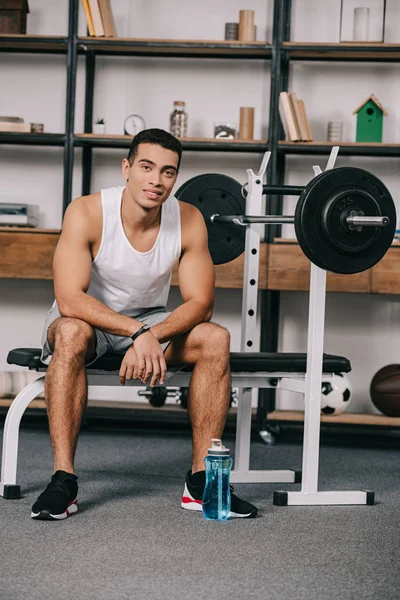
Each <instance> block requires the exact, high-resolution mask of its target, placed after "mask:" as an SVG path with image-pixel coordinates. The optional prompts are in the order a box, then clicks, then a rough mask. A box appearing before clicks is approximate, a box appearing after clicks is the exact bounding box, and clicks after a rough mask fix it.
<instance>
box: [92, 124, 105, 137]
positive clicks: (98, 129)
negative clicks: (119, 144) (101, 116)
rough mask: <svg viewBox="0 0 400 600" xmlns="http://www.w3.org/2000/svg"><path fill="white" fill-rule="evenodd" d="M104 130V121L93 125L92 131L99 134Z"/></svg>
mask: <svg viewBox="0 0 400 600" xmlns="http://www.w3.org/2000/svg"><path fill="white" fill-rule="evenodd" d="M105 132H106V126H105V124H104V123H95V124H94V125H93V133H97V134H101V133H105Z"/></svg>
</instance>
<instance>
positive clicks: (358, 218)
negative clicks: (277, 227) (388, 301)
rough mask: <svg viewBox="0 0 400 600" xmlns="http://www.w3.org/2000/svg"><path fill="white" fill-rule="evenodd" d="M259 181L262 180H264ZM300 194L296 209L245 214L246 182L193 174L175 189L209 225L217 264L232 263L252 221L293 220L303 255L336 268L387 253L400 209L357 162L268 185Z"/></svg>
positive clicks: (347, 269) (355, 268) (367, 264)
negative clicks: (295, 182) (301, 180)
mask: <svg viewBox="0 0 400 600" xmlns="http://www.w3.org/2000/svg"><path fill="white" fill-rule="evenodd" d="M256 183H258V184H259V185H262V183H261V180H258V181H257V182H256ZM274 187H275V188H277V189H279V191H276V192H275V193H279V194H285V193H286V192H287V193H288V194H294V193H299V194H300V196H299V199H298V202H297V204H296V209H295V214H294V215H293V216H292V215H290V216H286V215H276V216H274V215H258V216H252V215H246V214H245V212H246V211H245V199H244V197H243V195H242V188H243V186H242V185H241V184H240V183H238V182H237V181H235V180H234V179H232V178H231V177H227V176H226V175H219V174H207V175H199V176H197V177H194V178H193V179H190V180H189V181H187V182H186V183H184V184H183V186H182V187H181V188H180V189H179V190H178V192H177V193H176V194H175V195H176V197H177V198H178V199H179V200H182V201H184V202H188V203H189V204H193V205H194V206H196V207H197V208H198V209H199V210H200V211H201V213H202V215H203V217H204V220H205V222H206V225H207V230H208V236H209V248H210V253H211V256H212V258H213V261H214V263H215V264H222V263H225V262H229V261H231V260H233V259H234V258H236V257H237V256H239V255H240V254H241V253H242V252H243V251H244V247H245V227H246V226H247V225H249V224H253V223H257V224H265V225H269V224H286V223H289V224H294V227H295V232H296V237H297V241H298V243H299V245H300V247H301V249H302V251H303V252H304V254H305V255H306V256H307V257H308V258H309V259H310V260H311V261H312V262H313V263H315V264H316V265H317V266H319V267H320V268H322V269H325V270H326V271H332V272H334V273H345V274H350V273H359V272H361V271H365V270H366V269H369V268H371V267H372V266H373V265H375V264H376V263H377V262H379V261H380V260H381V258H382V257H383V256H384V255H385V254H386V252H387V250H388V249H389V247H390V246H391V243H392V241H393V237H394V233H395V228H396V209H395V205H394V202H393V199H392V196H391V194H390V192H389V190H388V189H387V188H386V186H385V185H384V184H383V183H382V182H381V181H380V180H379V179H378V178H377V177H376V176H375V175H373V174H371V173H369V172H368V171H365V170H364V169H359V168H356V167H341V168H337V169H331V170H327V171H324V172H322V173H320V174H319V175H317V176H316V177H314V179H312V180H311V181H310V183H309V184H308V185H307V186H305V187H304V188H302V187H296V186H263V193H273V192H272V190H273V189H274Z"/></svg>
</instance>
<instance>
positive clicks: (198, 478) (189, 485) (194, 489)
mask: <svg viewBox="0 0 400 600" xmlns="http://www.w3.org/2000/svg"><path fill="white" fill-rule="evenodd" d="M205 484H206V472H205V471H198V472H197V473H194V474H193V475H192V472H191V471H188V472H187V474H186V480H185V489H184V491H183V496H182V502H181V507H182V508H184V509H186V510H197V511H201V507H202V498H203V493H204V486H205ZM230 489H231V510H230V513H229V518H230V519H235V518H238V517H239V518H242V519H253V518H254V517H256V516H257V508H256V507H255V506H254V504H250V502H247V501H246V500H242V499H241V498H238V497H237V496H236V494H234V493H233V487H232V486H231V488H230Z"/></svg>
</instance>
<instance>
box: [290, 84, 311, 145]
mask: <svg viewBox="0 0 400 600" xmlns="http://www.w3.org/2000/svg"><path fill="white" fill-rule="evenodd" d="M289 96H290V99H291V102H292V106H293V111H294V115H295V117H296V121H297V124H298V129H299V134H300V139H301V140H302V141H303V142H307V141H308V132H307V128H306V123H305V120H304V117H303V113H302V110H301V108H300V103H299V100H298V99H297V96H296V94H289Z"/></svg>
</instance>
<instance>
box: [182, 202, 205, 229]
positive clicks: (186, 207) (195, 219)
mask: <svg viewBox="0 0 400 600" xmlns="http://www.w3.org/2000/svg"><path fill="white" fill-rule="evenodd" d="M178 202H179V208H180V211H181V224H182V225H186V226H190V225H193V224H197V223H201V222H203V223H204V218H203V215H202V214H201V212H200V211H199V209H198V208H196V207H195V206H193V204H189V203H188V202H182V201H181V200H178Z"/></svg>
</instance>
